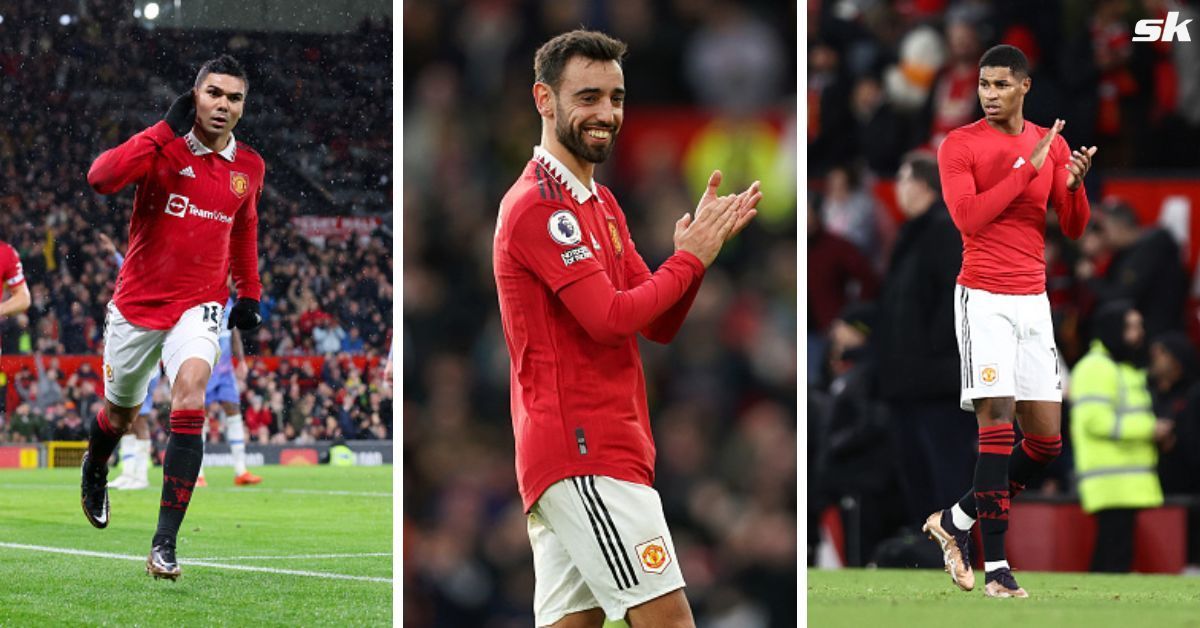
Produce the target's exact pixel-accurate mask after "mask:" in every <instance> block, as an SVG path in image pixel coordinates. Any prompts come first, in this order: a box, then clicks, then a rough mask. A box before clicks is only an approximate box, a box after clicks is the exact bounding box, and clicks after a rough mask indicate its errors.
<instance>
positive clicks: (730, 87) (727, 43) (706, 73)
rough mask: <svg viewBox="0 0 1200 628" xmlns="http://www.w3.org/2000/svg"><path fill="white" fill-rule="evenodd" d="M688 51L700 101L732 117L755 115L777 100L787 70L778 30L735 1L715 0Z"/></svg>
mask: <svg viewBox="0 0 1200 628" xmlns="http://www.w3.org/2000/svg"><path fill="white" fill-rule="evenodd" d="M703 19H704V20H705V22H704V24H703V25H702V26H701V27H700V28H699V30H697V31H696V32H695V34H694V35H693V36H692V39H691V41H690V42H689V43H688V45H687V49H686V51H685V53H684V59H686V65H685V68H684V71H685V73H686V74H687V77H688V80H689V82H690V83H691V85H692V89H693V91H695V93H696V95H697V96H698V97H699V98H698V100H699V101H700V102H701V103H702V104H705V105H710V106H714V107H717V108H719V109H723V110H725V111H727V112H729V113H735V114H741V113H746V112H754V111H758V110H761V109H763V108H764V107H766V106H768V105H770V104H772V103H773V102H775V99H777V98H778V97H779V95H780V92H779V87H780V79H781V78H782V74H783V72H784V68H785V66H784V61H783V49H782V46H781V45H780V42H779V35H778V34H777V32H776V30H775V29H773V28H771V26H770V25H769V24H767V23H765V22H764V21H763V20H762V19H761V18H759V17H758V16H757V15H755V14H754V13H753V12H752V11H750V10H748V9H747V8H745V7H743V6H742V5H741V3H738V2H734V1H733V0H714V1H713V2H711V3H709V6H708V7H707V8H706V10H705V11H704V12H703Z"/></svg>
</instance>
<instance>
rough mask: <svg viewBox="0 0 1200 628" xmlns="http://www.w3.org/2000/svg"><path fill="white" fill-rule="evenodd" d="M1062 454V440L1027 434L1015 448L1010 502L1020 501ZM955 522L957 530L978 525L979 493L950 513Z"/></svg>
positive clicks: (1010, 466)
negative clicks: (977, 504) (1016, 499)
mask: <svg viewBox="0 0 1200 628" xmlns="http://www.w3.org/2000/svg"><path fill="white" fill-rule="evenodd" d="M1060 453H1062V436H1060V435H1058V434H1055V435H1054V436H1036V435H1033V434H1026V435H1025V438H1022V439H1021V442H1019V443H1017V444H1016V445H1014V446H1013V448H1012V455H1011V456H1010V457H1009V461H1008V491H1009V496H1008V497H1009V499H1010V500H1011V499H1014V498H1016V496H1017V495H1020V494H1021V491H1024V490H1025V487H1026V486H1027V485H1028V484H1029V483H1030V482H1032V481H1033V480H1034V479H1036V478H1037V477H1038V476H1040V475H1042V473H1044V472H1045V471H1046V467H1048V466H1050V463H1051V462H1054V459H1055V458H1057V457H1058V454H1060ZM950 514H951V516H952V517H953V519H954V527H956V528H958V529H959V530H970V529H971V526H973V525H975V514H976V510H975V491H974V490H970V491H967V493H966V494H965V495H963V496H962V497H961V498H960V499H959V500H958V503H957V504H955V505H954V506H953V507H952V508H951V509H950Z"/></svg>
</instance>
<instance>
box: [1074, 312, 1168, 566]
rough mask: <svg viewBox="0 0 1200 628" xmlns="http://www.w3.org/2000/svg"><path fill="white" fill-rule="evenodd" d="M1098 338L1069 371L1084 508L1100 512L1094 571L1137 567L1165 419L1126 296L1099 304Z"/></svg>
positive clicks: (1138, 322)
mask: <svg viewBox="0 0 1200 628" xmlns="http://www.w3.org/2000/svg"><path fill="white" fill-rule="evenodd" d="M1093 324H1094V326H1095V336H1096V340H1093V341H1092V347H1091V350H1089V351H1088V353H1087V355H1085V356H1084V357H1083V359H1082V360H1080V361H1079V363H1078V364H1076V365H1075V368H1074V369H1073V370H1072V371H1071V389H1070V400H1071V440H1072V444H1073V445H1074V450H1075V471H1076V475H1077V477H1078V479H1079V496H1080V500H1081V502H1082V505H1083V510H1084V512H1086V513H1088V514H1091V515H1095V517H1096V528H1097V531H1096V543H1095V548H1094V550H1093V553H1092V571H1099V572H1112V573H1126V572H1128V571H1129V570H1130V568H1131V567H1132V565H1133V534H1134V521H1135V518H1136V516H1137V511H1138V510H1140V509H1143V508H1155V507H1158V506H1161V505H1162V503H1163V495H1162V488H1161V486H1160V485H1159V482H1158V475H1157V474H1156V473H1155V472H1154V467H1155V463H1156V462H1157V457H1158V456H1157V453H1156V451H1155V443H1156V442H1162V441H1163V439H1164V438H1166V436H1167V435H1168V433H1169V424H1168V421H1166V420H1163V419H1156V418H1155V416H1154V413H1153V411H1152V409H1151V396H1150V390H1149V389H1148V387H1147V382H1146V371H1145V370H1143V366H1144V364H1145V355H1146V347H1145V342H1146V334H1145V329H1144V328H1143V326H1142V316H1141V314H1140V313H1138V311H1137V310H1136V309H1134V308H1133V307H1132V304H1131V303H1130V302H1129V301H1113V302H1110V303H1107V304H1105V305H1103V306H1101V307H1100V309H1099V310H1098V311H1097V313H1096V316H1095V321H1094V323H1093Z"/></svg>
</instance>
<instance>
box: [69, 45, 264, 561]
mask: <svg viewBox="0 0 1200 628" xmlns="http://www.w3.org/2000/svg"><path fill="white" fill-rule="evenodd" d="M249 86H250V84H249V81H248V80H247V78H246V73H245V71H244V70H243V69H242V66H241V64H239V63H238V61H237V60H236V59H234V58H233V57H230V56H228V55H222V56H220V57H217V58H215V59H212V60H209V61H207V62H205V63H204V65H202V66H201V67H200V71H199V72H198V73H197V75H196V80H195V83H194V84H193V87H192V89H189V90H188V91H186V92H184V93H183V94H181V95H180V96H179V97H178V98H176V100H175V102H174V103H173V104H172V105H171V107H170V109H169V110H168V111H167V115H166V117H165V118H164V119H163V120H162V121H160V122H158V123H156V124H154V125H153V126H151V127H150V128H148V129H146V130H144V131H142V132H140V133H137V134H135V135H134V136H133V137H131V138H130V139H128V140H127V141H125V143H123V144H121V145H120V146H117V147H116V148H113V149H110V150H108V151H105V152H104V153H103V154H101V155H100V156H99V157H98V158H96V161H95V162H94V163H93V164H92V167H91V170H90V171H89V172H88V183H89V184H91V186H92V188H93V189H95V190H96V191H97V192H99V193H100V194H115V193H117V192H119V191H121V190H122V189H124V188H125V187H127V186H129V185H135V186H137V190H136V192H135V194H134V201H133V219H132V221H131V223H130V225H129V249H128V251H127V253H126V258H125V263H124V265H122V267H121V271H120V274H119V275H118V277H117V288H116V292H115V294H114V295H113V300H112V302H110V303H109V304H108V316H107V319H106V321H105V325H104V377H105V380H106V381H105V386H104V396H105V404H104V408H102V409H101V410H100V412H99V413H98V414H97V416H96V420H95V422H94V424H93V425H92V428H91V430H90V435H89V441H88V450H87V452H86V453H85V455H84V460H83V469H82V475H83V479H82V504H83V511H84V514H85V515H86V516H87V519H88V521H89V522H91V524H92V525H93V526H95V527H97V528H104V527H107V526H108V520H109V501H108V488H107V477H108V458H109V456H111V455H112V452H113V448H114V447H115V446H116V444H117V442H118V440H119V439H120V438H121V435H122V434H124V433H125V431H126V430H127V429H128V427H129V425H130V423H131V422H132V421H133V419H134V418H135V417H136V416H137V412H138V409H139V407H140V406H141V404H142V400H143V399H144V398H145V397H146V389H147V386H148V384H149V382H150V378H151V377H152V376H153V375H154V373H155V371H156V369H157V368H158V364H159V362H160V361H161V362H162V364H163V366H164V367H165V371H166V375H167V377H168V378H169V382H170V384H171V436H170V439H169V440H168V441H167V450H166V456H165V458H164V461H163V487H162V500H161V502H160V505H159V515H158V528H157V530H156V531H155V534H154V538H153V539H152V541H151V550H150V555H149V557H148V558H147V561H146V571H147V572H148V573H150V574H151V575H153V576H154V577H155V578H170V579H175V578H178V577H179V573H180V571H179V564H178V562H177V561H176V558H175V546H176V537H177V536H178V533H179V527H180V524H181V523H182V522H183V517H184V514H185V513H186V511H187V507H188V504H189V502H190V501H191V495H192V489H193V488H195V485H196V477H197V475H198V473H199V471H200V462H201V459H202V457H203V455H204V450H203V441H202V437H201V428H202V426H203V424H204V391H205V387H206V385H207V383H208V380H209V375H210V374H211V372H212V368H213V364H214V362H215V361H216V359H217V356H218V353H219V344H218V336H219V334H220V330H219V326H220V324H221V319H222V309H223V308H224V306H225V304H226V298H227V296H228V289H227V287H226V286H227V284H226V281H227V279H228V277H229V275H230V273H231V272H232V274H233V279H234V282H235V284H236V289H237V295H238V299H237V302H236V304H235V305H234V306H233V308H231V310H230V313H229V323H228V325H229V327H230V328H231V329H232V328H234V327H237V328H238V329H241V330H243V331H249V330H252V329H255V328H257V327H258V326H259V325H260V324H261V322H262V317H261V315H260V314H259V306H258V301H259V298H260V297H261V294H262V283H261V282H260V281H259V277H258V201H259V198H260V197H261V195H262V189H263V176H264V174H265V170H266V168H265V165H264V163H263V159H262V157H260V156H259V155H258V153H257V152H255V151H254V150H253V149H252V148H250V147H249V146H247V145H245V144H241V143H239V142H238V141H237V140H236V139H235V138H234V136H233V129H234V127H236V126H237V123H238V121H239V120H240V119H241V117H242V114H243V112H244V108H245V102H246V94H247V92H248V91H249Z"/></svg>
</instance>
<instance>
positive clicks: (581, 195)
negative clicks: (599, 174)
mask: <svg viewBox="0 0 1200 628" xmlns="http://www.w3.org/2000/svg"><path fill="white" fill-rule="evenodd" d="M533 158H534V159H536V160H538V161H539V162H540V163H541V164H542V165H543V166H545V167H546V170H548V171H549V172H550V174H551V175H554V178H555V179H558V182H559V183H561V184H563V185H565V186H567V189H568V190H570V192H571V196H573V197H574V198H575V202H576V203H579V204H581V205H582V204H583V203H585V202H587V200H588V199H589V198H591V197H592V196H595V195H596V182H595V181H594V180H593V181H592V186H591V187H590V188H589V187H588V186H586V185H584V184H583V182H582V181H580V180H579V178H578V177H576V176H575V174H574V173H573V172H571V171H570V170H569V169H568V168H567V167H566V166H564V165H563V163H562V162H561V161H559V160H558V158H557V157H555V156H554V155H551V154H550V151H548V150H546V149H544V148H542V147H541V146H540V145H539V146H534V147H533Z"/></svg>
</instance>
